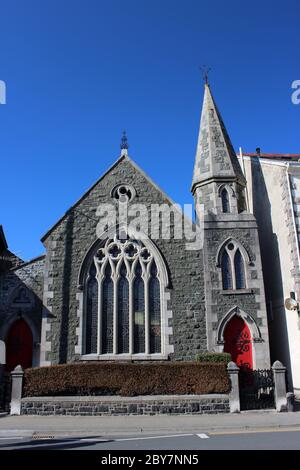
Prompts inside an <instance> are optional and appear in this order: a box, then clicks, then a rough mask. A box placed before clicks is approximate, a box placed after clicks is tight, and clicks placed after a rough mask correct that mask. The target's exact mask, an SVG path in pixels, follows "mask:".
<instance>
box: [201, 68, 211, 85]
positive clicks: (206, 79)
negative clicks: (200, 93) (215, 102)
mask: <svg viewBox="0 0 300 470" xmlns="http://www.w3.org/2000/svg"><path fill="white" fill-rule="evenodd" d="M200 69H201V70H202V73H203V80H204V83H205V84H206V85H208V74H209V72H210V71H211V67H208V66H207V65H202V67H200Z"/></svg>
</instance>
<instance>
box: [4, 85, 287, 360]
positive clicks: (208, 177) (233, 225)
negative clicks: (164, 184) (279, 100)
mask: <svg viewBox="0 0 300 470" xmlns="http://www.w3.org/2000/svg"><path fill="white" fill-rule="evenodd" d="M249 158H250V157H249ZM244 160H246V158H244V159H243V162H242V163H243V164H242V165H240V163H239V161H238V157H237V155H236V153H235V151H234V148H233V146H232V144H231V141H230V138H229V136H228V134H227V132H226V129H225V126H224V123H223V121H222V118H221V116H220V113H219V111H218V109H217V107H216V104H215V102H214V100H213V97H212V94H211V91H210V88H209V86H208V85H207V84H205V91H204V102H203V108H202V115H201V123H200V130H199V138H198V146H197V151H196V158H195V165H194V173H193V179H192V187H191V191H192V196H193V198H194V207H195V212H196V215H197V216H196V220H195V222H192V221H191V220H189V219H188V218H187V216H183V214H182V213H181V212H180V210H179V208H178V207H176V206H175V207H174V203H173V201H171V199H170V198H169V197H168V196H167V195H166V194H165V193H164V192H163V191H161V190H160V189H159V188H158V186H157V185H156V184H155V183H154V182H153V181H152V180H151V179H150V178H149V176H147V175H146V174H145V173H144V172H143V171H142V170H141V169H140V168H139V167H138V166H137V164H136V163H134V162H133V161H132V160H131V158H130V157H129V156H128V145H127V140H126V138H125V136H124V137H123V139H122V144H121V156H120V158H119V159H118V160H117V161H116V162H115V163H114V164H113V165H112V166H111V167H110V168H109V169H108V170H107V172H106V173H105V174H104V175H102V176H101V178H100V179H99V180H98V181H96V183H95V184H94V185H93V186H92V187H91V188H90V189H89V190H88V191H87V192H86V193H85V194H84V195H83V196H82V197H81V198H80V199H79V200H78V201H77V202H76V203H75V204H74V205H73V206H72V207H71V208H70V209H69V210H68V211H67V212H66V213H65V214H64V215H63V216H62V218H61V219H60V220H59V221H58V222H57V223H56V224H55V225H54V226H53V227H52V228H51V229H50V230H49V231H48V232H47V233H46V234H45V235H44V236H43V238H42V242H43V244H44V246H45V255H44V256H41V257H39V258H36V259H34V260H32V261H29V262H23V261H22V260H20V259H19V258H17V257H16V256H15V255H13V254H12V253H11V252H10V251H9V250H8V247H7V243H6V241H5V237H4V233H3V231H0V243H1V244H0V259H1V261H0V262H1V265H0V269H1V274H0V340H4V341H5V342H6V362H7V364H8V367H9V368H12V367H14V366H15V365H16V364H17V363H21V364H22V365H23V366H25V367H28V366H31V365H33V366H37V365H50V364H61V363H66V362H73V361H81V360H85V361H88V360H111V361H117V360H123V361H124V360H125V361H126V360H130V361H134V360H136V361H146V360H151V361H153V360H191V359H194V358H195V355H196V354H197V353H199V352H204V351H227V352H230V353H231V354H232V358H233V360H234V361H236V362H237V363H238V364H239V365H240V366H244V367H250V368H254V369H257V368H269V367H270V354H269V337H268V321H267V308H266V300H265V288H264V279H263V270H262V264H261V254H260V246H263V244H264V243H265V241H264V239H263V237H261V239H259V235H260V234H261V232H262V231H263V230H264V229H263V224H262V226H261V227H260V229H259V230H258V227H257V221H256V220H258V222H259V223H261V218H260V214H259V211H256V209H255V207H254V203H252V202H251V203H250V202H249V201H250V199H251V195H250V189H249V180H248V173H247V172H246V171H245V169H244V167H245V164H244V163H245V161H244ZM249 162H250V163H251V162H252V160H251V159H250V160H249ZM191 166H192V161H191ZM247 181H248V186H247ZM254 200H255V198H253V201H254ZM191 201H192V198H191ZM106 206H107V212H106V218H107V223H106V224H105V225H103V226H102V229H101V230H100V228H99V220H100V213H101V208H103V207H106ZM153 206H155V207H160V209H161V211H160V213H159V214H158V216H157V214H154V213H153ZM137 207H138V208H139V212H143V211H144V212H143V214H141V213H139V218H140V219H139V220H140V224H138V225H139V228H137V227H135V229H134V228H132V226H130V225H129V226H127V225H126V224H125V223H124V219H123V216H122V217H121V212H122V211H123V210H125V209H124V208H126V211H127V212H128V213H129V212H130V211H131V212H135V213H136V211H137ZM141 207H142V208H143V209H141ZM109 208H116V211H117V214H118V217H117V218H116V219H115V220H114V215H113V214H112V213H111V214H110V213H109V211H110V209H109ZM163 208H169V209H170V218H169V223H165V219H164V213H163V210H162V209H163ZM253 214H254V215H253ZM255 216H256V217H257V219H256V217H255ZM145 224H146V225H145ZM180 224H183V225H185V226H187V227H188V229H189V233H190V234H196V235H195V240H194V241H191V240H192V239H190V240H187V239H186V238H185V237H179V236H178V228H179V226H180ZM149 226H151V229H152V230H153V228H154V229H155V230H156V231H157V233H159V236H155V237H152V236H151V231H150V236H145V232H146V231H147V228H149ZM148 233H149V231H148ZM197 234H198V235H199V236H197ZM266 243H267V242H266ZM290 243H292V240H291V241H290ZM263 260H264V258H263ZM275 268H276V269H277V268H278V267H277V266H275V265H274V269H275ZM269 269H270V270H271V271H272V270H273V268H272V267H270V268H269ZM278 269H280V268H278ZM264 272H265V271H264ZM266 272H267V271H266ZM280 273H281V271H279V273H278V276H280ZM274 275H276V273H274ZM265 282H266V285H268V280H267V279H266V278H265ZM291 290H293V289H291ZM294 290H296V288H295V289H294ZM268 299H269V297H268ZM285 362H286V361H285Z"/></svg>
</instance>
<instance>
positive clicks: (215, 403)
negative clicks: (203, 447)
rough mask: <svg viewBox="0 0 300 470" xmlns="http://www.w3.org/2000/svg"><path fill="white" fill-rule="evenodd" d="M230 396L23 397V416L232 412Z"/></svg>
mask: <svg viewBox="0 0 300 470" xmlns="http://www.w3.org/2000/svg"><path fill="white" fill-rule="evenodd" d="M229 411H230V409H229V397H228V395H193V396H188V395H182V396H180V395H177V396H170V397H168V396H157V397H154V396H151V397H150V396H149V397H134V398H124V397H119V398H117V397H80V398H79V397H67V398H66V397H48V398H45V397H42V398H40V397H36V398H22V404H21V414H23V415H66V416H72V415H80V416H89V415H92V416H101V415H104V416H111V415H157V414H176V415H178V414H186V415H200V414H216V413H229Z"/></svg>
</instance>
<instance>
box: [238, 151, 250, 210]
mask: <svg viewBox="0 0 300 470" xmlns="http://www.w3.org/2000/svg"><path fill="white" fill-rule="evenodd" d="M240 161H241V162H242V172H243V173H244V176H245V178H246V181H247V176H246V171H245V162H244V155H243V152H242V147H240ZM245 193H246V204H247V209H248V212H250V205H249V194H248V181H247V184H246V188H245Z"/></svg>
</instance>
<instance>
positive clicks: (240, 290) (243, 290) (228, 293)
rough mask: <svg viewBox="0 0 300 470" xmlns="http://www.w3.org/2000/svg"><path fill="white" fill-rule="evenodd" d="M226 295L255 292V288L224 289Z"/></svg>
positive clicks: (223, 292)
mask: <svg viewBox="0 0 300 470" xmlns="http://www.w3.org/2000/svg"><path fill="white" fill-rule="evenodd" d="M222 294H224V295H241V294H253V289H236V290H222Z"/></svg>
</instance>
